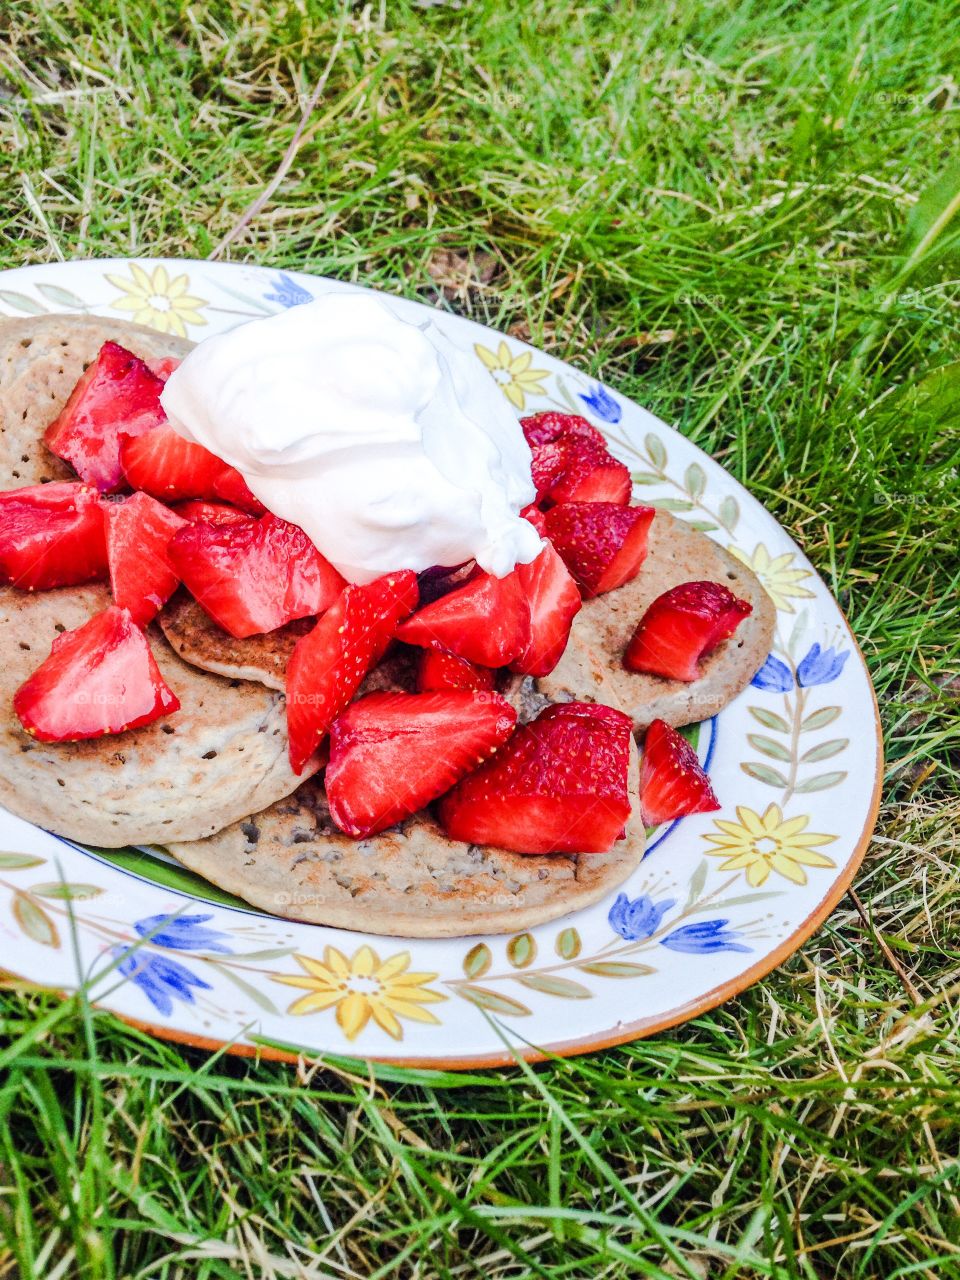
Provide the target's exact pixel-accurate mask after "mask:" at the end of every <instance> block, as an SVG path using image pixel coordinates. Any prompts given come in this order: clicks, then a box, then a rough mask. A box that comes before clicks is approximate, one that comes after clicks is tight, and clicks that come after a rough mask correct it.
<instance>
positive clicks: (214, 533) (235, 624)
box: [168, 514, 344, 640]
mask: <svg viewBox="0 0 960 1280" xmlns="http://www.w3.org/2000/svg"><path fill="white" fill-rule="evenodd" d="M168 555H169V559H170V563H171V565H172V566H173V569H174V571H175V572H176V573H177V575H178V576H179V577H180V579H181V581H182V582H183V583H184V585H185V586H186V587H187V589H188V590H189V591H190V593H191V594H192V595H193V596H194V598H195V599H196V600H198V601H199V603H200V604H202V605H203V607H204V609H205V610H206V611H207V613H209V614H210V616H211V618H213V620H214V621H215V622H217V623H219V624H220V626H221V627H223V629H224V630H225V631H229V632H230V634H231V635H232V636H236V638H237V639H238V640H242V639H244V638H245V637H246V636H253V635H260V634H263V633H264V632H267V631H276V629H277V628H278V627H282V626H283V625H284V624H285V623H287V622H292V621H293V620H294V618H306V617H309V616H310V615H312V614H318V613H323V612H324V611H325V610H326V609H329V607H330V606H331V605H332V604H333V602H334V600H336V598H337V596H338V595H339V593H340V591H341V590H342V588H343V585H344V583H343V578H341V577H340V575H339V573H337V571H336V569H334V567H333V565H331V564H330V563H329V562H328V561H327V560H325V559H324V558H323V556H322V555H321V554H320V552H319V551H318V550H317V549H316V547H315V546H314V545H313V543H312V542H311V541H310V539H309V538H308V537H307V535H306V534H305V533H304V532H303V530H302V529H300V528H299V527H298V526H297V525H295V524H288V523H287V521H286V520H280V519H278V518H277V517H276V516H274V515H270V514H267V515H265V516H261V517H260V518H259V519H257V520H255V519H254V518H253V517H252V516H251V517H248V518H247V519H246V520H245V521H244V522H243V523H242V524H241V523H240V522H239V521H237V522H236V523H233V524H223V525H219V526H218V525H212V524H207V523H205V522H200V523H196V524H185V525H184V526H183V528H181V529H180V530H179V531H178V532H177V533H176V534H175V535H174V537H173V539H172V541H171V542H170V545H169V549H168Z"/></svg>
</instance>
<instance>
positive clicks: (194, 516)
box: [173, 498, 250, 525]
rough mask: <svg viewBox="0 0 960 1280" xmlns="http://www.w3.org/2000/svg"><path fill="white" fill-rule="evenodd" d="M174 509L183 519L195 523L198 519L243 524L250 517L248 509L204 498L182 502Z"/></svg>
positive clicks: (212, 522) (206, 521)
mask: <svg viewBox="0 0 960 1280" xmlns="http://www.w3.org/2000/svg"><path fill="white" fill-rule="evenodd" d="M173 510H174V511H175V512H176V513H177V515H178V516H179V517H180V518H181V520H189V521H190V522H191V523H193V524H196V522H197V521H198V520H202V521H203V522H204V523H205V524H217V525H220V524H243V522H244V521H245V520H249V519H250V517H249V515H248V514H247V512H246V511H240V510H238V509H237V508H236V507H231V506H229V505H228V504H227V503H225V502H207V501H206V500H205V499H204V498H191V499H190V500H189V501H187V502H180V503H178V504H177V505H176V506H175V507H174V508H173Z"/></svg>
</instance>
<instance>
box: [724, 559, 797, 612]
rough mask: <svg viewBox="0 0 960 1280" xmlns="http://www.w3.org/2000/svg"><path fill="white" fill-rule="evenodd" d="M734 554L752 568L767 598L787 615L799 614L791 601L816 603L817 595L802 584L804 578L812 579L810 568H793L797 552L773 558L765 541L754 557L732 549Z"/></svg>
mask: <svg viewBox="0 0 960 1280" xmlns="http://www.w3.org/2000/svg"><path fill="white" fill-rule="evenodd" d="M730 552H731V554H732V555H735V556H736V557H737V559H738V560H739V561H740V562H741V563H742V564H745V565H746V566H747V568H748V569H752V570H753V572H754V573H755V574H756V575H757V577H758V578H759V579H760V581H761V583H762V584H763V588H764V590H765V591H766V593H767V595H768V596H769V597H770V599H771V600H772V601H773V603H774V604H775V605H776V606H777V608H778V609H781V610H782V611H783V612H784V613H795V612H796V610H795V609H794V607H793V605H792V604H791V603H790V602H791V600H812V599H813V592H812V591H808V590H807V588H806V587H801V586H800V583H801V582H802V581H803V579H804V578H812V577H813V574H812V573H811V572H810V570H809V569H797V568H796V567H795V566H793V559H794V553H793V552H792V551H784V552H783V553H782V555H779V556H771V554H770V552H769V551H768V550H767V548H766V547H765V546H764V545H763V543H762V542H761V543H760V544H759V545H758V546H757V548H756V550H755V551H754V553H753V555H752V556H748V555H747V554H746V552H745V551H741V550H740V548H739V547H730Z"/></svg>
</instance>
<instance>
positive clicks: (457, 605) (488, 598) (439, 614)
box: [397, 570, 530, 667]
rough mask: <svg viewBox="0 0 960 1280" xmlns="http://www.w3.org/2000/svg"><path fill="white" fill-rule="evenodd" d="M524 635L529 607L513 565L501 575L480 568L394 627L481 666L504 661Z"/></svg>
mask: <svg viewBox="0 0 960 1280" xmlns="http://www.w3.org/2000/svg"><path fill="white" fill-rule="evenodd" d="M529 638H530V610H529V608H528V607H527V602H526V599H525V598H524V593H523V588H522V586H521V584H520V578H519V576H518V574H517V572H516V570H514V572H513V573H510V574H508V575H507V576H506V577H505V578H495V577H494V576H493V574H491V573H481V574H480V575H478V576H477V577H476V578H473V579H471V580H470V581H469V582H467V583H466V585H465V586H462V587H459V588H458V589H457V590H456V591H451V592H449V594H447V595H445V596H443V597H441V599H439V600H435V601H433V603H432V604H428V605H426V606H425V607H424V608H423V609H420V610H418V611H417V612H416V613H415V614H414V615H413V617H412V618H409V619H408V620H407V621H406V622H404V623H402V624H401V625H400V626H399V627H398V628H397V639H398V640H403V641H404V642H405V643H406V644H415V645H419V646H420V647H421V648H424V649H445V650H447V652H448V653H455V654H457V655H458V656H459V657H461V658H466V659H467V661H468V662H475V663H476V664H477V665H478V666H481V667H503V666H506V664H507V663H508V662H512V661H513V660H514V659H515V658H517V657H519V655H520V654H521V653H523V652H524V651H525V650H526V647H527V644H528V643H529Z"/></svg>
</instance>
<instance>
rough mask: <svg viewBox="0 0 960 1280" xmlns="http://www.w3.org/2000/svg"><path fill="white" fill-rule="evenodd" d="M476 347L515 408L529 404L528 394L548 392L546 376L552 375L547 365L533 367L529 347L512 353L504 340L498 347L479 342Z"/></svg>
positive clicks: (535, 394) (538, 394)
mask: <svg viewBox="0 0 960 1280" xmlns="http://www.w3.org/2000/svg"><path fill="white" fill-rule="evenodd" d="M473 349H474V351H476V353H477V355H478V356H479V357H480V359H481V360H482V361H483V363H484V365H485V366H486V368H487V369H488V370H489V372H490V374H491V375H492V376H493V379H494V381H495V382H496V383H497V385H498V386H499V388H500V390H501V391H502V392H503V394H504V395H505V396H506V397H507V399H508V400H509V401H510V403H511V404H512V405H513V407H514V408H515V409H519V410H520V411H521V412H522V411H523V410H524V409H525V408H526V405H527V396H528V395H530V396H543V395H546V394H547V393H546V389H545V388H544V385H543V379H544V378H546V377H548V376H549V375H548V374H547V371H546V370H545V369H531V368H530V365H531V364H532V362H533V356H532V355H531V354H530V352H529V351H523V352H521V354H520V355H518V356H513V355H511V354H510V348H509V347H508V346H507V344H506V343H505V342H501V343H500V345H499V346H498V347H497V349H496V351H491V350H490V348H489V347H483V346H481V345H480V343H479V342H477V343H475V345H474V348H473Z"/></svg>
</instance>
